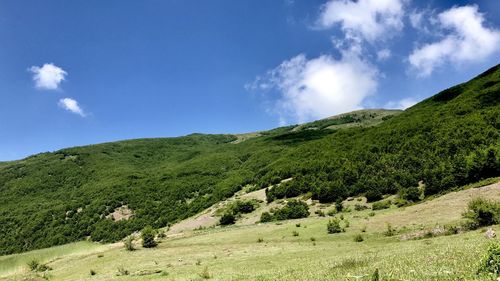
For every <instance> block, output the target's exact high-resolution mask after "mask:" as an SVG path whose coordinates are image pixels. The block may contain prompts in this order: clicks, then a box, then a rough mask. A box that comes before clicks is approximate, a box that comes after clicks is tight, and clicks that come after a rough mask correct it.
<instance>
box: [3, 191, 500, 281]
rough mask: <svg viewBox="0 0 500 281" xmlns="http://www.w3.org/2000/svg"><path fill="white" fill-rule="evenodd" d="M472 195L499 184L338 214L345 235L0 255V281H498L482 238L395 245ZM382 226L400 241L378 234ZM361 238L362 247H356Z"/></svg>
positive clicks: (303, 223)
mask: <svg viewBox="0 0 500 281" xmlns="http://www.w3.org/2000/svg"><path fill="white" fill-rule="evenodd" d="M477 196H482V197H487V198H491V199H496V200H500V182H499V183H495V184H491V185H488V186H484V187H480V188H469V189H466V190H461V191H457V192H453V193H449V194H446V195H444V196H441V197H437V198H435V199H433V200H429V201H426V202H423V203H421V204H417V205H413V206H409V207H405V208H394V207H393V208H391V209H386V210H381V211H375V215H374V216H370V215H369V214H370V212H371V210H364V211H351V212H348V213H344V214H343V216H344V217H345V218H344V220H348V221H349V223H350V226H349V227H348V228H347V229H346V232H344V233H341V234H327V231H326V223H327V221H328V220H329V219H330V218H329V217H317V216H315V217H310V218H307V219H300V220H291V221H285V222H283V223H267V224H251V225H236V226H232V227H226V228H220V227H215V228H207V229H203V230H186V231H185V232H184V233H183V235H181V236H177V237H175V238H174V237H173V236H172V237H167V238H164V239H162V240H161V243H160V244H159V246H158V247H157V248H155V249H143V248H141V247H140V246H139V245H138V244H137V250H136V251H133V252H129V251H126V250H125V249H124V248H123V246H122V245H121V244H111V245H99V244H92V243H85V242H81V243H75V244H70V245H66V246H61V247H54V248H50V249H45V250H39V251H33V252H28V253H24V254H20V255H11V256H5V257H0V276H3V277H0V280H44V279H46V280H205V279H209V280H371V275H372V274H373V272H374V271H375V270H376V269H378V270H379V273H380V277H381V279H380V280H496V279H495V278H494V277H493V276H488V275H481V276H478V275H476V269H477V267H478V263H479V260H480V258H481V257H482V255H483V254H484V253H485V250H486V248H487V246H488V244H489V243H491V240H488V239H486V238H485V235H484V231H485V229H479V230H477V231H471V232H465V233H462V234H457V235H450V236H439V237H434V238H426V239H420V240H408V241H402V240H401V239H400V235H401V234H403V233H412V232H416V231H421V230H422V229H430V228H434V227H436V226H437V225H440V226H442V225H444V224H449V223H455V222H458V221H459V220H460V219H461V213H462V212H463V211H464V210H465V207H466V204H467V202H468V201H469V200H470V199H471V198H474V197H477ZM352 202H356V200H353V201H352ZM349 203H350V202H349ZM387 223H390V224H391V225H392V226H394V227H396V228H397V229H398V230H399V233H398V234H397V235H394V236H390V237H388V236H386V235H384V231H385V230H386V228H387ZM299 224H300V225H299ZM363 229H366V230H365V232H362V230H363ZM493 229H495V230H496V231H498V230H500V228H499V227H497V226H495V227H493ZM294 232H296V233H298V235H296V234H295V235H294ZM359 234H361V236H362V237H363V239H364V241H362V242H355V241H354V237H355V236H356V235H359ZM33 258H36V259H38V260H39V261H40V262H44V263H47V264H48V266H50V267H51V268H52V270H51V271H48V272H47V273H45V274H44V273H32V272H29V271H28V269H27V266H26V263H27V262H28V261H29V260H30V259H33ZM91 270H92V271H93V272H95V274H94V275H91V274H90V272H91Z"/></svg>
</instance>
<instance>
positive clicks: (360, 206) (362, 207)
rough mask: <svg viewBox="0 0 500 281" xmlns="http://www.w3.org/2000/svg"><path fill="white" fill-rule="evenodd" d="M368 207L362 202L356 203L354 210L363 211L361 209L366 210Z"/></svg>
mask: <svg viewBox="0 0 500 281" xmlns="http://www.w3.org/2000/svg"><path fill="white" fill-rule="evenodd" d="M366 209H368V207H366V206H365V205H362V204H356V205H354V210H356V211H363V210H366Z"/></svg>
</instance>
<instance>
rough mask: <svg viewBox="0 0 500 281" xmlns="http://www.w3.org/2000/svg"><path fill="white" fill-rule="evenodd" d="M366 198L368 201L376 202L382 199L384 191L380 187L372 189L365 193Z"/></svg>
mask: <svg viewBox="0 0 500 281" xmlns="http://www.w3.org/2000/svg"><path fill="white" fill-rule="evenodd" d="M365 197H366V200H367V201H368V202H374V201H378V200H380V199H382V192H380V190H378V189H370V190H368V191H367V192H366V194H365Z"/></svg>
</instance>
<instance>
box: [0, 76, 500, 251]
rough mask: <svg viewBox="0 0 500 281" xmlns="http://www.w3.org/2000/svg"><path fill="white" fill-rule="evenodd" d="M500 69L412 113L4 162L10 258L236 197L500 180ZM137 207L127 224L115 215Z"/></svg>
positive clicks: (4, 235)
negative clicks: (249, 191)
mask: <svg viewBox="0 0 500 281" xmlns="http://www.w3.org/2000/svg"><path fill="white" fill-rule="evenodd" d="M499 81H500V67H499V66H496V67H494V68H492V69H490V70H488V71H486V72H485V73H483V74H481V75H480V76H478V77H476V78H475V79H473V80H471V81H469V82H467V83H464V84H461V85H458V86H455V87H452V88H450V89H448V90H445V91H442V92H441V93H438V94H437V95H435V96H433V97H431V98H429V99H427V100H425V101H423V102H421V103H419V104H417V105H415V106H413V107H411V108H409V109H407V110H405V111H404V112H398V111H383V110H373V111H359V112H354V113H351V114H344V115H341V116H337V117H335V118H328V119H324V120H320V121H316V122H312V123H309V124H304V125H300V126H289V127H282V128H277V129H274V130H271V131H266V132H259V133H253V134H243V135H202V134H193V135H189V136H185V137H179V138H163V139H141V140H129V141H121V142H114V143H105V144H99V145H91V146H85V147H76V148H68V149H63V150H60V151H56V152H53V153H43V154H38V155H35V156H31V157H28V158H26V159H23V160H20V161H12V162H5V163H0V194H1V196H0V254H9V253H14V252H21V251H26V250H30V249H35V248H42V247H48V246H52V245H57V244H63V243H67V242H70V241H75V240H81V239H85V238H86V237H88V236H90V237H91V239H93V240H95V241H103V242H109V241H115V240H118V239H121V238H123V237H124V236H126V235H127V234H129V233H131V232H133V231H135V230H139V229H142V228H143V227H144V226H146V225H152V226H153V227H163V226H165V225H167V224H169V223H173V222H175V221H177V220H180V219H183V218H185V217H188V216H191V215H193V214H195V213H197V212H199V211H200V210H202V209H204V208H206V207H208V206H210V205H212V204H213V203H215V202H217V201H219V200H221V199H224V198H225V197H228V196H231V195H232V194H233V193H234V192H235V191H237V190H239V189H241V188H242V187H243V186H246V185H251V186H253V188H261V187H262V188H263V187H267V186H269V185H271V184H275V183H278V182H279V181H280V180H282V179H285V178H293V180H291V181H288V182H287V183H286V184H282V185H280V186H279V188H273V189H271V190H270V191H269V192H268V200H273V199H274V198H281V197H287V196H295V195H297V194H302V193H307V192H310V193H311V194H312V196H313V197H314V198H316V199H319V200H320V201H322V202H333V201H336V200H339V199H343V198H345V197H347V196H352V195H357V194H365V195H367V197H369V198H371V199H376V198H379V197H380V196H381V195H382V194H394V193H400V194H411V193H412V191H413V190H414V189H416V188H417V185H418V183H419V182H420V181H421V182H423V183H424V184H425V195H427V196H428V195H432V194H436V193H441V192H446V191H448V190H450V189H453V188H454V187H457V186H460V185H463V184H466V183H470V182H475V181H477V180H479V179H482V178H487V177H492V176H500V83H499ZM122 206H127V208H128V209H129V210H130V211H131V212H132V213H131V217H130V218H129V219H128V220H113V219H112V218H111V217H110V216H109V214H110V213H112V212H113V211H114V210H115V209H116V208H119V207H122Z"/></svg>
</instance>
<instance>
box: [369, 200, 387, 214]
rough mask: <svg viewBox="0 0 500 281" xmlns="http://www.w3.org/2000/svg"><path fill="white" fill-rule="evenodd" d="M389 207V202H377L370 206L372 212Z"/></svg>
mask: <svg viewBox="0 0 500 281" xmlns="http://www.w3.org/2000/svg"><path fill="white" fill-rule="evenodd" d="M390 207H391V201H390V200H382V201H378V202H375V203H373V204H372V210H374V211H376V210H382V209H389V208H390Z"/></svg>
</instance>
